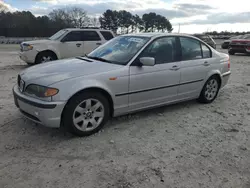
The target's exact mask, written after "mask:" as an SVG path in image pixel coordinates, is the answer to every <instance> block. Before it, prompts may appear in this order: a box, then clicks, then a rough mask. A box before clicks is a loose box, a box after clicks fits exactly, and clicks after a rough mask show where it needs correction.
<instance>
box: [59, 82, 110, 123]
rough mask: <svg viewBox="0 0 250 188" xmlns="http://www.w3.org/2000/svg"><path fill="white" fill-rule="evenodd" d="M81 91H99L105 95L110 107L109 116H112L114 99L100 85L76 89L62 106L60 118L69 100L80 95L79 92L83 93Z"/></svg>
mask: <svg viewBox="0 0 250 188" xmlns="http://www.w3.org/2000/svg"><path fill="white" fill-rule="evenodd" d="M83 92H99V93H101V94H102V95H103V96H105V97H106V98H107V100H108V103H109V107H110V117H112V116H113V114H114V100H113V98H112V96H111V94H110V93H109V92H108V91H107V90H105V89H103V88H100V87H89V88H84V89H82V90H79V91H77V92H76V93H74V94H73V95H72V96H71V97H70V98H69V99H68V101H67V103H66V105H65V106H64V108H63V111H62V114H61V120H62V119H63V115H64V112H65V109H66V107H67V105H68V104H69V102H70V100H72V99H73V98H74V97H75V96H77V95H81V93H83ZM61 125H62V122H61Z"/></svg>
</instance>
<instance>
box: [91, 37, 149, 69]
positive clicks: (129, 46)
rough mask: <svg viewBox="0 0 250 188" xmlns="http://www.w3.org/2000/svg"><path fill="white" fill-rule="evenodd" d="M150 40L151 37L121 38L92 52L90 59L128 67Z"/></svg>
mask: <svg viewBox="0 0 250 188" xmlns="http://www.w3.org/2000/svg"><path fill="white" fill-rule="evenodd" d="M149 40H150V37H139V36H119V37H116V38H113V39H112V40H110V41H108V42H106V43H105V44H104V45H102V46H100V47H98V48H97V49H95V50H94V51H92V52H91V53H90V54H88V57H89V58H92V59H99V60H101V59H102V60H103V61H106V62H109V63H114V64H119V65H126V64H127V63H128V62H129V61H130V60H131V59H132V58H133V57H134V56H135V54H137V53H138V51H139V50H140V49H141V48H142V47H143V46H144V45H145V44H146V43H147V42H148V41H149Z"/></svg>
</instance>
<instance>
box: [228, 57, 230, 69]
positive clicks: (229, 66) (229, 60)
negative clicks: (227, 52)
mask: <svg viewBox="0 0 250 188" xmlns="http://www.w3.org/2000/svg"><path fill="white" fill-rule="evenodd" d="M227 67H228V69H230V59H228V64H227Z"/></svg>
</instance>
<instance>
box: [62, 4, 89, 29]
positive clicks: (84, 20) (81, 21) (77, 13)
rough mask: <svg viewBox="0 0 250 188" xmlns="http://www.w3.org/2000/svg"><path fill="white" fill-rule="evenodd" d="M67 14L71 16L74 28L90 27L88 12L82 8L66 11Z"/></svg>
mask: <svg viewBox="0 0 250 188" xmlns="http://www.w3.org/2000/svg"><path fill="white" fill-rule="evenodd" d="M65 12H66V14H67V15H68V16H69V19H70V20H71V22H72V24H73V26H74V27H84V26H88V25H89V22H90V19H89V17H88V16H87V13H86V11H84V10H83V9H82V8H78V7H72V8H67V9H66V10H65Z"/></svg>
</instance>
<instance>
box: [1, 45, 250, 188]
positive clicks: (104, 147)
mask: <svg viewBox="0 0 250 188" xmlns="http://www.w3.org/2000/svg"><path fill="white" fill-rule="evenodd" d="M17 50H18V46H15V45H8V46H0V80H1V82H0V135H1V136H0V187H1V188H14V187H18V188H40V187H41V188H43V187H53V188H57V187H58V188H66V187H67V188H68V187H69V188H79V187H84V188H92V187H95V188H99V187H100V188H102V187H103V188H111V187H114V188H146V187H149V188H151V187H156V188H163V187H164V188H166V187H178V188H181V187H183V188H184V187H185V188H196V187H197V188H200V187H209V188H220V187H225V188H230V187H233V188H249V187H250V163H249V161H250V141H249V137H250V125H249V122H250V94H249V88H250V56H244V55H239V56H231V67H232V75H231V78H230V81H229V84H228V85H227V86H226V87H225V88H224V89H223V90H222V91H221V92H220V94H219V96H218V98H217V100H215V101H214V103H212V104H208V105H203V104H199V103H197V102H196V101H189V102H184V103H181V104H176V105H171V106H167V107H163V108H157V109H154V110H149V111H144V112H141V113H136V114H133V115H128V116H122V117H119V118H115V119H113V120H111V121H110V122H109V123H108V124H107V126H106V127H105V128H104V130H103V131H102V132H99V133H98V134H95V135H93V136H90V137H85V138H76V137H73V136H72V135H70V134H68V133H64V132H63V131H62V130H58V129H49V128H45V127H42V126H40V125H36V124H34V123H32V122H31V121H29V120H26V119H25V118H23V117H22V116H21V115H20V113H19V111H18V110H17V108H16V107H15V106H14V102H13V97H12V91H11V89H12V87H13V85H14V84H15V82H16V76H17V74H18V72H19V71H21V70H23V69H24V68H26V67H27V66H26V65H25V64H24V63H22V62H21V61H20V60H19V58H18V55H17ZM224 52H226V51H224Z"/></svg>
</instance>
